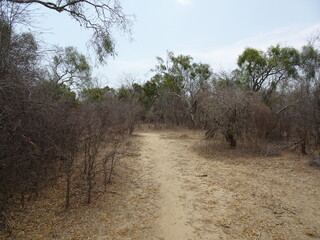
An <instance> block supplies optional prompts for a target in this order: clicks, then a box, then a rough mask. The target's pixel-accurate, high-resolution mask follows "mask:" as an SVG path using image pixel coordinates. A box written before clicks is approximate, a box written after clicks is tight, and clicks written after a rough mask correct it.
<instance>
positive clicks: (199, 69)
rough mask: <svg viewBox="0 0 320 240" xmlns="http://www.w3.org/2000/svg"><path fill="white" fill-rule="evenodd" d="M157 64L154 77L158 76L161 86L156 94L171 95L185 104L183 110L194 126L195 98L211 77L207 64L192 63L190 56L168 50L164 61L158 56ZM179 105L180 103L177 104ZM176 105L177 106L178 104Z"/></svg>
mask: <svg viewBox="0 0 320 240" xmlns="http://www.w3.org/2000/svg"><path fill="white" fill-rule="evenodd" d="M157 59H158V65H156V67H155V69H154V71H155V72H156V73H157V75H156V76H155V77H157V78H160V79H161V80H160V82H161V88H159V91H161V93H160V92H159V94H158V95H164V94H165V95H169V96H170V95H171V96H175V97H177V98H180V100H178V99H177V101H180V102H181V103H182V104H183V105H185V106H186V107H185V110H184V111H185V112H186V114H187V116H189V119H190V121H191V123H192V125H193V126H196V121H195V117H194V114H195V113H196V111H197V98H198V95H199V94H200V92H201V91H203V90H204V88H205V87H206V84H207V83H208V82H209V81H210V79H211V77H212V71H211V69H210V66H209V65H208V64H202V63H193V59H192V57H190V56H184V55H179V56H177V57H175V56H174V54H173V53H172V52H168V56H167V60H166V62H165V61H164V60H163V59H162V58H160V57H158V58H157ZM178 105H180V107H181V104H178ZM178 105H177V106H178Z"/></svg>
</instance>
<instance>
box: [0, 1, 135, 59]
mask: <svg viewBox="0 0 320 240" xmlns="http://www.w3.org/2000/svg"><path fill="white" fill-rule="evenodd" d="M4 1H5V2H10V3H14V4H24V5H26V6H28V5H30V4H32V5H41V6H43V7H46V8H48V9H51V10H53V11H57V12H59V13H63V12H65V13H68V14H69V15H70V17H71V18H73V19H75V20H76V21H77V22H78V23H79V24H80V26H81V27H83V28H85V29H89V30H91V31H92V32H93V33H92V38H91V40H90V41H89V42H90V44H91V45H92V46H93V48H94V49H95V52H96V54H97V56H98V59H99V61H100V62H104V61H105V58H106V57H107V56H108V55H110V54H111V55H115V40H114V38H113V36H112V33H111V31H112V29H113V28H114V27H117V28H120V29H121V30H123V31H124V32H129V33H130V27H131V20H130V19H129V18H130V17H129V16H128V15H126V14H125V13H124V12H123V9H122V7H121V4H120V2H119V1H118V0H108V1H103V0H59V1H41V0H4Z"/></svg>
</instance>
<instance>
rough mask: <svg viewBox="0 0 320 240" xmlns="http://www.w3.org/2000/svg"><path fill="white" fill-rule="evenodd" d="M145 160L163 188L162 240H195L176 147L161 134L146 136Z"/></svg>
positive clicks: (158, 232) (157, 228)
mask: <svg viewBox="0 0 320 240" xmlns="http://www.w3.org/2000/svg"><path fill="white" fill-rule="evenodd" d="M141 136H142V137H143V144H142V149H141V158H142V161H143V162H144V164H146V165H147V166H150V165H151V166H153V171H152V172H151V174H153V176H154V179H155V182H156V184H157V185H158V186H159V192H160V195H159V196H160V198H159V199H158V201H159V207H160V215H159V220H158V221H157V223H156V226H155V234H156V236H157V237H159V238H160V239H166V240H174V239H176V240H180V239H181V240H182V239H194V233H193V228H192V227H191V226H190V225H189V224H188V222H189V219H188V212H187V210H186V209H185V201H182V200H181V196H182V195H183V194H184V191H183V190H182V182H181V179H180V177H181V172H180V171H179V169H178V168H177V167H176V166H175V165H176V150H177V149H175V145H172V144H170V141H167V140H165V139H162V138H161V137H160V135H159V134H154V133H144V134H141Z"/></svg>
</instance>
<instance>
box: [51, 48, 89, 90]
mask: <svg viewBox="0 0 320 240" xmlns="http://www.w3.org/2000/svg"><path fill="white" fill-rule="evenodd" d="M49 77H50V80H51V81H53V82H55V83H56V84H60V85H67V86H68V87H71V88H76V89H84V88H88V87H90V86H91V83H92V82H91V81H92V79H91V67H90V65H89V63H88V61H87V59H86V57H85V56H84V55H83V54H81V53H79V52H78V51H77V49H76V48H74V47H66V48H64V49H62V48H57V50H56V52H55V55H54V56H53V61H52V63H51V65H50V67H49Z"/></svg>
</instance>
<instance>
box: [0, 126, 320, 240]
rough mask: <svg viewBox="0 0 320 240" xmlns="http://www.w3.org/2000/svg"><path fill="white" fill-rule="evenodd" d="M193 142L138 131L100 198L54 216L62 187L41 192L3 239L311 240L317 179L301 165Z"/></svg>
mask: <svg viewBox="0 0 320 240" xmlns="http://www.w3.org/2000/svg"><path fill="white" fill-rule="evenodd" d="M202 139H203V133H201V132H196V131H194V132H193V131H187V130H183V131H182V130H179V131H154V130H149V131H148V130H145V131H143V132H138V133H137V134H135V136H134V137H133V138H132V144H133V145H132V148H133V149H134V151H133V153H132V154H131V155H128V156H127V157H126V158H124V159H122V160H121V162H119V164H118V165H117V167H116V169H115V174H114V177H113V181H112V184H110V186H109V188H108V191H109V194H98V195H97V196H96V198H95V201H94V202H93V203H92V204H91V205H89V206H88V205H83V204H80V205H79V206H78V207H74V208H73V209H72V210H70V211H69V212H68V213H64V212H61V206H63V196H64V189H63V187H62V188H61V189H60V188H57V189H56V192H57V193H53V191H52V190H50V191H48V193H47V194H45V195H44V196H46V195H47V196H48V197H44V198H42V199H39V200H37V201H36V202H34V204H32V205H31V204H30V205H28V207H27V208H26V209H24V210H21V211H19V212H16V213H15V215H13V216H12V218H11V224H12V225H13V226H15V231H16V232H15V233H14V234H12V237H11V238H9V239H21V240H22V239H23V240H29V239H30V240H31V239H32V240H42V239H52V240H55V239H66V240H74V239H77V240H85V239H86V240H88V239H92V240H96V239H99V240H119V239H121V240H122V239H124V240H173V239H174V240H188V239H190V240H215V239H226V240H227V239H237V240H242V239H243V240H246V239H261V240H269V239H274V240H285V239H288V240H289V239H290V240H291V239H292V240H296V239H297V240H300V239H306V240H308V239H310V240H312V239H320V204H319V199H320V184H319V183H320V171H319V169H313V168H311V167H310V166H308V163H307V158H303V157H299V156H298V155H296V154H290V153H284V154H283V155H282V156H278V157H262V156H256V155H252V154H251V155H250V154H249V153H247V152H246V151H243V150H241V148H239V149H238V150H230V149H227V148H225V149H223V148H221V147H220V148H219V147H216V145H215V143H210V144H208V143H206V142H204V141H203V140H202ZM208 150H211V152H210V154H209V157H205V154H204V153H206V152H208ZM49 196H51V197H49ZM53 196H55V197H53ZM59 196H60V197H59ZM56 199H59V200H60V202H59V201H56ZM17 214H18V215H17ZM0 239H1V236H0ZM3 239H7V238H3Z"/></svg>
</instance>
